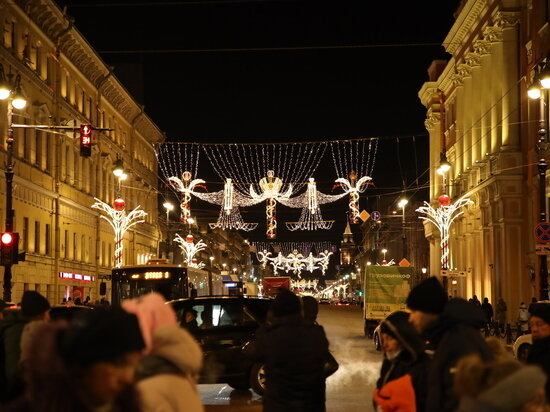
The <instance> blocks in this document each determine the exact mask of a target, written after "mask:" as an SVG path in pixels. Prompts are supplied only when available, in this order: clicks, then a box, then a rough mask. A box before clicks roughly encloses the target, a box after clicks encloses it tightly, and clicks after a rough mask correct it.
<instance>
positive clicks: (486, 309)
mask: <svg viewBox="0 0 550 412" xmlns="http://www.w3.org/2000/svg"><path fill="white" fill-rule="evenodd" d="M481 310H482V311H483V313H484V314H485V320H486V321H487V323H491V322H493V316H494V314H495V313H494V311H493V305H491V304H490V303H489V298H483V303H482V304H481Z"/></svg>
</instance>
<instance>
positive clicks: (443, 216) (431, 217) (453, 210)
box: [416, 194, 474, 269]
mask: <svg viewBox="0 0 550 412" xmlns="http://www.w3.org/2000/svg"><path fill="white" fill-rule="evenodd" d="M438 200H439V207H438V208H437V209H434V208H433V207H432V206H431V205H430V204H429V203H428V202H424V203H425V205H426V206H421V207H419V208H418V209H416V211H417V212H419V213H423V214H425V215H426V216H420V219H424V220H427V221H429V222H432V223H433V224H434V225H435V227H437V228H438V229H439V232H440V237H441V240H440V248H441V269H448V268H449V229H450V227H451V224H452V223H453V222H454V221H455V219H456V218H457V217H459V216H460V215H462V214H463V213H464V212H463V211H459V209H460V208H462V207H463V206H467V205H470V204H473V203H474V202H473V201H471V200H470V199H468V198H467V197H461V198H460V199H458V200H457V201H455V202H454V203H451V198H450V197H449V196H448V195H445V194H443V195H441V196H439V199H438Z"/></svg>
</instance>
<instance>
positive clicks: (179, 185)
mask: <svg viewBox="0 0 550 412" xmlns="http://www.w3.org/2000/svg"><path fill="white" fill-rule="evenodd" d="M191 177H192V175H191V172H188V171H185V172H183V174H182V175H181V179H180V178H179V177H176V176H170V177H169V178H168V181H169V182H171V183H172V184H173V185H174V186H175V189H176V190H177V191H178V192H180V193H181V195H182V198H181V204H180V208H181V215H180V220H181V221H182V222H187V220H188V219H189V218H190V217H191V206H190V203H191V195H192V194H193V189H195V187H203V188H204V186H202V185H203V184H204V183H206V182H205V181H204V180H202V179H194V180H191Z"/></svg>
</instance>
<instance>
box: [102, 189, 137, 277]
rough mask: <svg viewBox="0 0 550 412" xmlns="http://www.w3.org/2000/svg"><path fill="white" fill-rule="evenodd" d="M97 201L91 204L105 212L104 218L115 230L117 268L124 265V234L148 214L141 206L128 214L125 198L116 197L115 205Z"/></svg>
mask: <svg viewBox="0 0 550 412" xmlns="http://www.w3.org/2000/svg"><path fill="white" fill-rule="evenodd" d="M94 200H95V203H94V204H93V205H92V206H91V207H92V209H98V210H101V211H103V212H105V213H107V215H108V217H107V216H103V215H100V217H101V218H102V219H105V220H106V221H107V222H109V224H110V225H111V227H112V228H113V231H114V232H115V256H114V258H115V262H114V263H115V268H119V267H122V265H123V250H124V244H123V240H124V234H125V233H126V232H127V231H128V229H130V228H131V227H132V226H134V225H136V224H138V223H143V222H145V220H144V219H143V218H144V217H145V216H147V213H146V212H144V211H143V210H141V209H140V206H137V207H136V208H134V209H133V210H132V211H131V212H130V213H128V214H126V210H125V207H126V203H125V202H124V199H115V201H114V202H113V206H110V205H108V204H107V203H105V202H103V201H101V200H99V199H97V198H94Z"/></svg>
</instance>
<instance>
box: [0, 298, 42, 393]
mask: <svg viewBox="0 0 550 412" xmlns="http://www.w3.org/2000/svg"><path fill="white" fill-rule="evenodd" d="M50 308H51V307H50V303H49V302H48V300H47V299H46V298H45V297H44V296H42V295H41V294H40V293H38V292H36V291H34V290H27V291H25V292H24V293H23V296H22V298H21V311H20V313H13V314H11V315H10V316H8V318H7V319H6V320H5V321H4V322H3V323H2V324H1V326H0V336H1V339H0V341H1V342H2V343H3V349H2V353H3V356H4V359H3V361H4V370H3V377H2V385H0V387H1V388H2V389H0V391H1V400H2V402H8V401H10V400H12V399H15V398H16V397H18V396H20V395H21V393H22V390H23V383H22V381H21V363H22V362H24V360H25V359H24V357H25V356H24V355H23V352H24V349H25V348H26V347H27V346H28V342H29V341H30V338H31V336H33V335H34V333H35V332H34V331H35V327H36V325H39V324H40V323H42V322H45V321H48V320H49V319H50V316H49V314H50Z"/></svg>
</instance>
